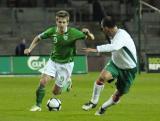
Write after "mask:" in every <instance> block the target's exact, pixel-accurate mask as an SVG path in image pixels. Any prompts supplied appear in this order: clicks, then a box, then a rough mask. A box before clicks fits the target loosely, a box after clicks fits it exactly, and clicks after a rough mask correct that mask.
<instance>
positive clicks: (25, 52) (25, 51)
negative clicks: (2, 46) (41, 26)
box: [24, 36, 40, 55]
mask: <svg viewBox="0 0 160 121" xmlns="http://www.w3.org/2000/svg"><path fill="white" fill-rule="evenodd" d="M39 41H40V39H39V37H38V36H36V37H35V38H34V39H33V41H32V43H31V45H30V46H29V48H27V49H25V50H24V54H27V55H29V54H30V53H31V51H32V50H33V49H34V48H35V47H36V46H37V44H38V43H39Z"/></svg>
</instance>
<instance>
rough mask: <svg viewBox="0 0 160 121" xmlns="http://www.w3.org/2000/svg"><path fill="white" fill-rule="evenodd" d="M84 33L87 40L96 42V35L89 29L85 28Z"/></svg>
mask: <svg viewBox="0 0 160 121" xmlns="http://www.w3.org/2000/svg"><path fill="white" fill-rule="evenodd" d="M82 32H83V33H85V34H86V39H88V40H94V35H93V34H92V33H91V32H90V31H89V29H87V28H83V29H82Z"/></svg>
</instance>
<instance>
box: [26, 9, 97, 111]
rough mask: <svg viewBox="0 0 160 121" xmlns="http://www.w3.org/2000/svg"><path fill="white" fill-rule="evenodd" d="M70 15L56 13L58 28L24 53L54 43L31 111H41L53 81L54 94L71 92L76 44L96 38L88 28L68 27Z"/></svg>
mask: <svg viewBox="0 0 160 121" xmlns="http://www.w3.org/2000/svg"><path fill="white" fill-rule="evenodd" d="M68 25H69V13H68V12H67V11H64V10H61V11H58V12H57V13H56V26H52V27H50V28H49V29H47V30H46V31H44V32H43V33H41V34H39V35H38V36H36V37H35V38H34V39H33V41H32V43H31V45H30V47H29V48H28V49H25V51H24V53H25V54H29V53H30V52H31V51H32V50H33V48H34V47H35V46H36V45H37V44H38V42H39V41H40V40H43V39H47V38H49V39H51V40H52V43H53V47H52V51H51V56H50V59H49V61H48V62H47V64H46V65H45V67H44V68H43V69H41V70H40V71H41V73H42V77H41V79H40V84H39V87H38V88H37V91H36V105H35V106H33V107H32V108H31V109H30V111H41V103H42V99H43V98H44V95H45V86H46V84H47V82H48V81H49V80H51V79H53V78H54V79H55V85H54V86H53V91H52V92H53V94H54V95H58V94H61V92H63V91H66V90H69V89H70V87H71V78H70V77H71V74H72V70H73V66H74V62H73V57H74V54H75V49H76V48H75V43H76V41H77V40H83V39H90V40H93V39H94V36H93V34H92V33H90V31H89V30H88V29H87V28H83V29H82V31H80V30H78V29H76V28H72V27H68Z"/></svg>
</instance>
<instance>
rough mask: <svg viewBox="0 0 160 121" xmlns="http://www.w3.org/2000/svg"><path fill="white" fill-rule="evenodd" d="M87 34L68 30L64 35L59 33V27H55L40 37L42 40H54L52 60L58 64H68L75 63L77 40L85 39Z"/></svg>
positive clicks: (72, 29) (74, 29) (71, 29)
mask: <svg viewBox="0 0 160 121" xmlns="http://www.w3.org/2000/svg"><path fill="white" fill-rule="evenodd" d="M85 36H86V35H85V34H84V33H83V32H81V31H79V30H78V29H76V28H72V27H70V28H68V30H67V32H65V33H64V34H59V33H57V27H56V26H53V27H50V28H49V29H47V30H46V31H44V32H43V33H42V34H40V35H39V37H40V38H41V39H48V38H49V39H51V40H52V44H53V45H52V51H51V56H50V58H51V60H53V61H55V62H58V63H68V62H72V61H73V57H74V55H75V51H76V47H75V43H76V40H82V39H85Z"/></svg>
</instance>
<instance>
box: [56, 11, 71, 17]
mask: <svg viewBox="0 0 160 121" xmlns="http://www.w3.org/2000/svg"><path fill="white" fill-rule="evenodd" d="M56 16H57V17H64V18H65V17H69V13H68V12H67V11H65V10H60V11H58V12H56Z"/></svg>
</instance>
